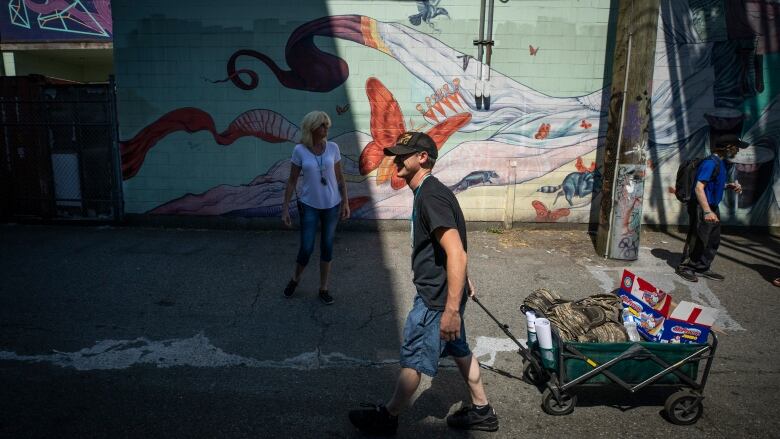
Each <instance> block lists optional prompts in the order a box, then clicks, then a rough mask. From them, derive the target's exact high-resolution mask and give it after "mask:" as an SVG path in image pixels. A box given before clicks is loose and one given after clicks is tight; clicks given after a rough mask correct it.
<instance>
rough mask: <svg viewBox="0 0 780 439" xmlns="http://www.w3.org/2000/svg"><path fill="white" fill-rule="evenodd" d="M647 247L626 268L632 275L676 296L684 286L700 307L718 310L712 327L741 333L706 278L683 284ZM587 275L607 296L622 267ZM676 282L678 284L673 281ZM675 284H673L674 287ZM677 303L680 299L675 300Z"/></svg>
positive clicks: (593, 269)
mask: <svg viewBox="0 0 780 439" xmlns="http://www.w3.org/2000/svg"><path fill="white" fill-rule="evenodd" d="M650 250H651V249H650V248H648V247H640V249H639V259H638V260H637V262H633V263H632V265H631V266H630V267H628V269H629V270H630V271H631V272H633V273H635V274H636V275H637V276H640V277H643V278H645V279H647V280H648V281H649V282H650V283H652V284H653V285H655V286H656V287H658V288H660V289H662V290H664V291H666V292H668V293H669V294H671V295H672V297H674V296H675V294H674V290H675V288H677V287H680V286H682V287H683V288H685V287H687V288H688V290H689V291H690V293H691V300H693V301H694V302H697V303H699V304H701V305H705V306H709V307H712V308H715V309H717V310H719V313H718V318H717V320H716V321H715V324H716V325H718V326H720V327H721V328H723V329H725V330H730V331H744V330H745V328H743V327H742V325H740V324H739V323H738V322H737V321H736V320H734V319H733V318H732V317H731V316H730V315H729V312H728V310H726V308H725V307H724V306H723V305H722V304H721V303H720V299H718V296H716V295H715V293H713V292H712V290H711V289H710V287H709V286H708V285H707V280H706V279H699V281H698V282H695V283H692V282H684V281H682V280H679V281H678V279H679V278H678V277H677V275H676V274H674V270H673V269H672V268H671V267H669V265H668V264H666V262H664V261H661V260H659V259H658V258H656V257H655V256H653V254H652V253H650ZM639 261H652V263H640V262H639ZM585 268H587V269H588V271H589V272H590V274H591V275H592V276H593V278H594V279H596V280H597V281H598V282H599V284H600V285H601V289H602V290H604V292H606V293H610V292H612V291H614V290H615V289H617V288H618V286H619V285H620V276H621V274H622V273H623V269H624V268H622V267H604V266H596V267H592V266H586V267H585ZM675 281H677V282H675ZM676 283H677V284H678V285H675V284H676ZM678 300H679V298H678Z"/></svg>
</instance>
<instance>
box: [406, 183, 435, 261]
mask: <svg viewBox="0 0 780 439" xmlns="http://www.w3.org/2000/svg"><path fill="white" fill-rule="evenodd" d="M430 176H431V173H430V172H429V173H428V174H427V175H426V176H425V177H423V179H422V181H420V184H418V185H417V189H415V190H414V199H413V201H412V217H411V218H410V220H411V224H410V225H411V227H410V230H409V236H410V237H411V240H412V248H414V218H415V216H416V213H417V194H419V193H420V189H421V188H422V185H423V183H425V180H427V179H428V177H430Z"/></svg>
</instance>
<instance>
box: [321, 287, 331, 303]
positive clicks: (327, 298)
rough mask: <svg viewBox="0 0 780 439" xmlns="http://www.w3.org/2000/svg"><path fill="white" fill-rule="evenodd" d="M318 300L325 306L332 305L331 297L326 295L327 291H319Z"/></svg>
mask: <svg viewBox="0 0 780 439" xmlns="http://www.w3.org/2000/svg"><path fill="white" fill-rule="evenodd" d="M320 300H322V303H324V304H325V305H333V296H331V295H330V294H328V290H320Z"/></svg>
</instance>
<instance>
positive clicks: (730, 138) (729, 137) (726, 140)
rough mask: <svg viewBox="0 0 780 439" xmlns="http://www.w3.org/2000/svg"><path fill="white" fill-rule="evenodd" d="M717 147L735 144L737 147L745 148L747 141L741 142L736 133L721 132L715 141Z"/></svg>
mask: <svg viewBox="0 0 780 439" xmlns="http://www.w3.org/2000/svg"><path fill="white" fill-rule="evenodd" d="M715 145H716V146H717V147H721V148H725V147H726V146H728V145H735V146H736V147H737V148H747V147H748V146H749V145H748V143H747V142H743V141H742V140H740V139H739V136H737V135H736V134H723V135H721V136H720V137H718V140H717V141H716V142H715Z"/></svg>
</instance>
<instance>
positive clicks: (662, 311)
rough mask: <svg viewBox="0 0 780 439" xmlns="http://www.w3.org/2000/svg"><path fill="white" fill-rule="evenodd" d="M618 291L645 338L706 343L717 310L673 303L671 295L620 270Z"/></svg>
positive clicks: (686, 303) (660, 340) (668, 341)
mask: <svg viewBox="0 0 780 439" xmlns="http://www.w3.org/2000/svg"><path fill="white" fill-rule="evenodd" d="M618 295H619V296H620V299H621V301H622V303H623V307H624V308H626V309H628V311H629V313H630V315H631V318H633V319H634V320H635V321H636V324H637V325H636V326H637V330H638V331H639V333H640V334H641V335H642V337H643V338H644V339H645V340H648V341H655V342H660V343H706V342H707V336H708V335H709V332H710V328H711V327H712V325H713V324H714V323H715V319H716V318H717V315H718V310H717V309H715V308H709V307H706V306H700V305H696V304H695V303H692V302H686V301H683V302H680V303H679V304H675V303H674V301H673V299H672V296H671V295H669V294H667V293H665V292H663V291H662V290H660V289H658V288H656V287H655V286H654V285H653V284H651V283H650V282H648V281H646V280H644V279H642V278H641V277H638V276H636V275H635V274H634V273H632V272H630V271H628V270H624V271H623V276H622V278H621V282H620V289H619V290H618Z"/></svg>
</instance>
